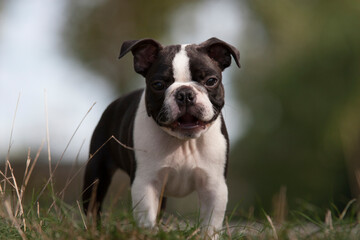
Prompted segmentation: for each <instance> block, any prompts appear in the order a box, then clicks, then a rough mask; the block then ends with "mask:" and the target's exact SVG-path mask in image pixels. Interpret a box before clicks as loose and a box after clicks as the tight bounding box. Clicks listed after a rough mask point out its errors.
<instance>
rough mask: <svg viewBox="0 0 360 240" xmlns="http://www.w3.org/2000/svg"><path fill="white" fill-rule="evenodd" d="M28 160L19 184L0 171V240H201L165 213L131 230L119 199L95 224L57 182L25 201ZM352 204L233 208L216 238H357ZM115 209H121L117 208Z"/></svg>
mask: <svg viewBox="0 0 360 240" xmlns="http://www.w3.org/2000/svg"><path fill="white" fill-rule="evenodd" d="M39 151H40V149H39ZM38 153H39V152H38ZM38 155H39V154H37V155H36V156H38ZM29 156H30V153H29V154H28V157H27V159H26V167H25V171H24V174H23V180H22V181H17V180H16V178H15V174H14V169H13V168H12V166H11V164H10V162H8V176H7V177H6V178H5V174H4V173H3V172H2V171H0V174H1V176H2V180H1V182H0V183H1V184H0V202H1V203H0V239H79V240H80V239H203V235H202V234H201V229H200V227H199V223H198V222H197V221H196V220H189V219H187V218H186V217H183V216H181V215H171V214H167V213H165V214H164V216H163V217H162V218H161V219H160V220H159V223H158V226H157V227H156V229H141V228H139V227H137V226H136V223H135V221H134V219H133V216H132V211H131V207H130V206H128V205H129V204H126V203H125V204H124V203H122V202H121V200H119V199H118V200H117V201H119V202H118V203H117V204H111V206H112V207H110V208H108V209H105V211H104V213H103V215H102V221H101V222H100V223H96V221H94V219H91V218H87V217H86V216H84V214H83V212H82V209H81V207H80V205H81V202H80V201H75V202H73V203H72V204H68V203H66V202H65V201H64V200H62V198H61V194H60V193H63V192H64V189H62V190H61V191H58V192H55V191H54V185H55V186H56V181H53V185H51V184H47V183H49V182H50V181H49V180H47V181H45V183H44V186H45V185H46V186H47V187H45V188H41V187H39V189H32V198H31V199H30V200H27V201H25V200H24V198H23V196H24V195H25V192H26V191H27V190H28V189H27V188H26V187H27V184H28V181H29V179H30V177H31V174H32V172H33V169H34V168H35V167H36V166H35V164H36V162H37V157H35V159H34V160H31V158H30V157H29ZM74 174H78V172H75V173H74ZM51 176H53V174H52V175H51ZM71 177H73V176H71ZM73 184H75V183H73ZM4 189H5V190H4ZM43 189H45V190H43ZM65 190H66V189H65ZM283 192H284V191H283ZM40 194H41V197H39V195H40ZM279 199H282V200H279V204H280V205H282V208H283V209H280V210H279V209H278V208H281V206H278V207H275V209H277V210H276V211H277V212H279V213H280V215H281V214H282V213H284V212H286V211H287V210H285V209H284V208H285V207H286V204H284V201H285V200H286V198H285V196H282V197H280V198H279ZM284 199H285V200H284ZM356 204H357V203H356V200H352V201H350V202H349V203H348V205H347V206H346V207H345V208H344V209H342V210H339V209H337V208H336V207H335V206H331V208H330V209H329V210H327V211H326V212H325V213H323V215H325V217H324V218H323V217H320V215H319V214H317V212H318V211H314V210H313V209H314V207H313V206H309V205H306V204H304V205H303V209H301V210H297V211H289V213H288V214H287V215H288V216H290V217H284V216H280V215H279V213H276V211H274V213H273V214H272V216H270V215H269V214H268V213H266V212H264V213H263V215H264V217H263V218H262V219H255V218H254V217H252V216H251V215H250V216H248V217H244V216H245V214H242V217H241V218H240V219H239V218H237V220H234V218H235V217H234V216H235V215H237V214H239V212H240V211H238V210H237V209H234V210H233V211H231V212H228V214H227V216H226V219H225V221H224V228H223V231H222V232H221V234H220V239H290V240H293V239H294V240H295V239H314V240H317V239H350V240H351V239H354V240H355V239H359V236H360V224H359V223H360V220H359V219H358V216H359V215H358V212H357V205H356ZM116 205H122V206H123V207H120V208H116V207H114V206H116ZM124 205H127V206H126V207H124ZM286 218H288V220H287V219H286Z"/></svg>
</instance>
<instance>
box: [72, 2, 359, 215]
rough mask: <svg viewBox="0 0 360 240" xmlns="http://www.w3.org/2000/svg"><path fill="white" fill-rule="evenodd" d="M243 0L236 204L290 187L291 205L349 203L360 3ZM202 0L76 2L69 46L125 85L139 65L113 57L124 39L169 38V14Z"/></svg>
mask: <svg viewBox="0 0 360 240" xmlns="http://www.w3.org/2000/svg"><path fill="white" fill-rule="evenodd" d="M241 2H242V4H241V5H240V6H241V7H243V8H246V11H247V14H248V16H250V17H249V19H251V21H248V22H247V23H246V26H245V31H244V32H243V34H244V35H243V36H241V37H242V38H241V39H242V40H243V42H241V43H240V42H233V43H232V44H233V45H235V46H237V47H238V48H239V50H240V53H241V64H242V69H241V71H234V76H233V77H232V82H233V84H234V86H235V89H236V90H235V91H236V97H237V98H238V101H239V102H240V103H241V105H242V106H243V107H244V109H245V110H246V113H247V117H248V120H247V122H248V123H247V126H246V129H245V131H244V134H243V136H242V137H241V138H240V139H239V140H238V141H237V142H233V143H232V144H231V160H230V173H229V187H230V204H231V205H232V206H234V205H236V204H237V203H240V205H243V206H247V207H250V206H253V205H259V204H260V205H261V206H262V207H264V208H265V209H271V207H272V200H273V196H274V195H275V194H276V193H277V192H279V190H280V188H281V187H282V186H283V187H285V188H286V193H287V197H288V202H289V205H290V207H292V206H296V204H298V203H299V201H309V202H311V203H313V204H315V205H318V206H321V207H326V206H329V204H331V203H335V204H338V205H340V206H343V205H344V204H346V203H347V202H348V201H349V199H351V197H356V196H358V195H359V182H357V181H356V169H359V168H360V31H359V29H360V2H359V1H357V0H345V1H335V0H330V1H329V0H323V1H321V0H318V1H303V0H297V1H286V0H277V1H260V0H255V1H254V0H251V1H250V0H249V1H241ZM197 3H198V2H194V1H166V0H164V1H162V0H157V1H145V0H144V1H117V0H106V1H102V2H101V3H100V4H98V5H96V6H93V7H89V8H87V9H79V8H78V7H77V6H76V4H74V6H71V7H70V9H71V10H72V14H71V17H70V20H69V21H70V23H71V24H69V25H68V26H69V27H68V28H67V31H68V36H69V39H68V40H69V47H70V49H71V51H72V52H73V53H74V55H75V56H76V57H78V59H79V60H81V61H82V62H83V63H84V64H85V65H87V66H88V67H90V68H93V69H96V70H97V71H99V72H100V73H101V74H104V75H105V76H106V77H107V79H108V81H110V82H112V84H114V86H116V87H117V88H118V89H119V92H123V91H125V90H127V89H128V88H130V85H131V82H129V81H128V79H129V77H130V78H131V76H132V75H133V72H132V67H131V65H129V64H131V63H122V64H119V63H118V62H116V61H114V54H116V53H117V52H118V50H119V46H120V43H121V42H122V41H123V40H127V39H138V38H143V37H153V38H157V39H166V38H167V34H168V32H169V27H170V26H169V24H168V19H169V17H171V14H172V13H173V12H174V11H176V9H178V8H179V7H182V6H184V5H191V4H197ZM224 4H226V1H224ZM212 17H213V16H212ZM190 21H191V20H190ZM216 21H220V22H221V21H222V19H217V20H216ZM189 24H191V23H189ZM222 24H224V25H226V24H227V23H226V22H222ZM240 24H243V23H239V25H240ZM235 30H236V29H235ZM218 37H219V38H221V36H218ZM204 40H205V39H204ZM126 64H128V65H126ZM120 65H121V66H120ZM122 66H123V67H122ZM358 171H359V170H358ZM358 180H359V175H358Z"/></svg>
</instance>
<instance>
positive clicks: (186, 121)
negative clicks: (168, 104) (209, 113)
mask: <svg viewBox="0 0 360 240" xmlns="http://www.w3.org/2000/svg"><path fill="white" fill-rule="evenodd" d="M206 125H207V123H205V122H203V121H201V120H199V119H198V118H196V117H194V116H193V115H191V114H189V113H185V114H184V115H182V116H181V117H179V118H178V119H177V120H176V121H175V122H174V123H173V124H172V126H171V128H172V130H175V129H181V130H197V129H200V128H202V129H205V128H206Z"/></svg>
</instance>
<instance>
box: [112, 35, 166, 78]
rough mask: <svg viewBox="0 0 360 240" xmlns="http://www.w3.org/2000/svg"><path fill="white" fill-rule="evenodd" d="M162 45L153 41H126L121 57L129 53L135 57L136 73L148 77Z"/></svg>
mask: <svg viewBox="0 0 360 240" xmlns="http://www.w3.org/2000/svg"><path fill="white" fill-rule="evenodd" d="M162 48H163V47H162V45H161V44H160V43H158V42H157V41H155V40H153V39H149V38H147V39H141V40H130V41H125V42H124V43H123V45H122V46H121V50H120V56H119V58H122V57H123V56H124V55H125V54H127V53H128V52H129V51H131V52H132V54H133V56H134V69H135V72H137V73H139V74H141V75H142V76H144V77H146V74H147V72H148V70H149V68H150V67H151V65H152V64H153V63H154V62H155V60H156V58H157V56H158V53H159V51H160V50H161V49H162Z"/></svg>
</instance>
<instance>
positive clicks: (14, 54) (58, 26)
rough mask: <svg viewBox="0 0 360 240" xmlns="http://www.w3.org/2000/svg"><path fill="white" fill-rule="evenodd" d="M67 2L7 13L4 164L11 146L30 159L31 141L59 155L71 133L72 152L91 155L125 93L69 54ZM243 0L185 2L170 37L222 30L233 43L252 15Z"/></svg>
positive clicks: (2, 39) (230, 101) (16, 6)
mask: <svg viewBox="0 0 360 240" xmlns="http://www.w3.org/2000/svg"><path fill="white" fill-rule="evenodd" d="M66 2H67V1H58V0H47V1H43V0H27V1H21V0H12V1H7V2H6V3H5V4H4V6H3V9H2V12H1V13H0V163H1V161H4V160H5V158H6V155H7V152H8V150H9V149H10V158H11V156H12V155H16V156H19V155H20V157H22V156H23V157H24V159H25V158H26V152H27V151H28V148H31V153H32V156H34V155H35V154H36V152H37V149H38V148H39V147H40V145H41V143H42V141H45V143H47V142H49V143H50V145H49V146H50V151H51V154H52V155H56V156H59V155H61V154H62V153H63V151H64V150H65V148H66V146H67V145H68V144H69V141H70V139H72V140H71V142H70V144H69V148H68V149H67V151H66V154H65V159H74V158H75V157H76V155H77V154H78V153H79V152H80V158H81V159H86V158H87V152H88V149H89V141H90V138H91V134H92V131H93V129H94V128H95V126H96V124H97V121H98V120H99V118H100V116H101V114H102V112H103V111H104V109H105V108H106V106H107V105H108V104H109V103H110V102H111V101H113V100H114V99H116V98H117V97H118V96H117V94H116V92H114V91H113V88H112V86H111V85H109V83H108V82H107V81H105V79H104V78H103V77H102V76H100V75H98V74H97V73H95V72H91V71H90V70H89V69H85V68H83V66H82V65H81V64H80V63H79V62H78V61H77V60H75V59H72V58H71V57H70V56H67V55H66V51H65V46H66V45H65V42H64V39H63V37H62V34H61V32H62V27H63V24H64V23H65V20H66V14H65V9H66ZM238 4H240V3H238V2H237V1H234V0H226V1H222V2H221V3H219V1H202V2H198V3H194V4H192V5H184V6H183V7H181V8H179V9H178V10H176V12H175V13H174V15H173V16H172V19H171V21H172V24H171V26H172V27H171V28H170V32H169V36H170V37H169V39H171V40H172V41H173V43H199V42H202V41H204V40H206V39H208V38H210V37H213V36H221V38H222V39H223V40H225V41H228V42H229V43H237V42H241V36H242V32H243V31H244V22H246V14H245V13H244V12H239V9H241V6H238ZM211 19H212V20H211ZM218 19H223V20H226V21H225V22H227V23H229V24H226V25H224V24H223V22H222V21H218ZM189 21H191V24H189ZM209 21H210V22H209ZM240 52H241V51H240ZM114 61H116V59H115V60H114ZM234 66H235V65H233V66H232V67H230V68H229V69H227V70H226V72H225V73H224V76H223V78H224V85H225V89H226V93H227V95H226V96H227V99H226V106H225V109H224V111H223V112H224V115H225V119H226V121H227V123H228V130H229V133H230V137H231V139H232V140H236V139H238V138H239V137H241V135H242V132H243V131H244V128H245V125H246V111H245V110H244V108H243V107H242V106H241V105H240V104H239V103H238V102H236V101H235V97H234V93H233V92H232V88H231V82H230V79H231V76H232V74H233V73H234V71H237V70H238V69H237V68H236V67H234ZM94 103H95V105H94V107H93V108H92V109H91V111H90V112H89V113H88V111H89V109H90V108H91V107H92V105H93V104H94ZM87 113H88V114H87ZM15 114H16V116H15ZM85 116H86V118H85V119H84V121H83V122H82V123H81V125H80V127H79V128H78V130H77V131H76V129H77V127H78V126H79V124H80V122H81V121H82V119H83V118H84V117H85ZM13 120H14V121H13ZM47 122H48V129H49V138H47V137H46V136H47V130H46V129H47ZM75 132H76V134H75V135H74V133H75ZM73 135H74V137H73V138H72V136H73ZM9 146H10V148H9ZM45 149H47V146H46V144H45V147H44V151H45Z"/></svg>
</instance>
